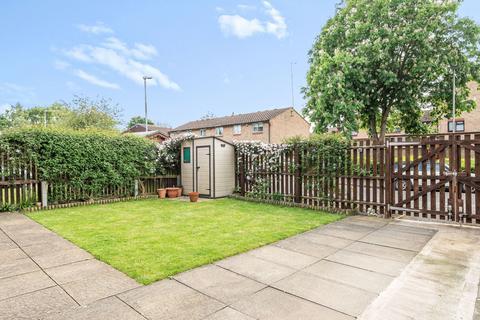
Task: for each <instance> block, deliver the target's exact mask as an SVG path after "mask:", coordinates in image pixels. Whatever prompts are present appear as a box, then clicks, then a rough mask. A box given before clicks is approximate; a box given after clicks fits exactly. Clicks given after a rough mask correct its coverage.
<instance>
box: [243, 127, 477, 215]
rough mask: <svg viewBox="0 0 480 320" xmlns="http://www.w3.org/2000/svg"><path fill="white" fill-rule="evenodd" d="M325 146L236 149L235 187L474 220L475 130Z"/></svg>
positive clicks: (341, 205) (311, 202)
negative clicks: (270, 152)
mask: <svg viewBox="0 0 480 320" xmlns="http://www.w3.org/2000/svg"><path fill="white" fill-rule="evenodd" d="M333 154H334V155H333V156H332V155H330V154H328V153H327V154H325V153H318V152H316V151H315V150H314V149H308V148H307V149H305V148H303V149H302V148H298V147H297V148H293V149H290V150H288V151H286V152H284V153H283V154H281V155H280V156H279V157H278V158H277V159H276V160H275V163H273V164H272V161H271V159H270V160H268V159H266V157H267V156H265V155H245V154H243V155H241V154H237V163H236V185H237V189H238V191H239V193H240V194H241V195H242V196H247V197H248V196H249V197H256V198H263V199H267V200H274V201H283V202H295V203H300V204H303V205H305V206H308V207H312V208H318V209H327V210H333V211H356V212H360V213H376V214H382V215H384V216H385V217H391V216H392V215H407V216H410V217H414V218H420V219H425V218H426V219H435V220H442V221H456V222H462V223H471V224H480V133H478V132H472V133H457V134H432V135H425V136H413V135H396V136H391V137H387V139H386V141H385V143H384V144H382V145H375V144H373V142H372V141H370V140H356V141H353V142H352V144H351V145H350V147H349V148H347V149H346V150H345V151H344V152H342V153H341V154H340V155H339V154H338V152H337V153H333Z"/></svg>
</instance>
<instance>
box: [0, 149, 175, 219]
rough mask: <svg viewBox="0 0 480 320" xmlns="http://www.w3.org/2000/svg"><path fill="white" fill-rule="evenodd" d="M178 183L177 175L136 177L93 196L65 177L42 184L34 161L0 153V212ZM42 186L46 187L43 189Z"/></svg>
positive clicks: (147, 191) (135, 192) (141, 192)
mask: <svg viewBox="0 0 480 320" xmlns="http://www.w3.org/2000/svg"><path fill="white" fill-rule="evenodd" d="M177 185H179V180H178V175H174V174H171V175H165V176H146V177H139V179H138V180H137V181H131V182H130V183H127V184H124V185H110V186H106V187H104V188H103V189H102V190H100V191H98V190H97V191H96V192H95V195H92V192H91V191H87V190H84V189H82V188H79V187H76V185H75V183H72V182H71V181H69V180H68V179H62V180H58V181H55V182H54V183H48V184H47V183H42V182H41V181H40V179H39V175H38V172H37V169H36V167H35V164H34V163H33V161H31V160H28V159H27V160H26V159H25V158H23V159H20V158H17V157H15V156H14V155H11V154H0V211H8V210H13V209H17V208H25V207H29V206H33V205H36V204H37V203H39V202H42V195H47V198H48V199H47V201H46V202H45V199H43V202H44V204H45V203H48V204H64V203H70V202H78V201H86V200H89V199H92V198H95V199H111V198H122V197H132V196H135V195H142V196H145V195H151V194H155V193H156V190H157V189H158V188H161V187H172V186H177ZM42 187H43V188H44V189H46V190H42Z"/></svg>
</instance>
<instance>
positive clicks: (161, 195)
mask: <svg viewBox="0 0 480 320" xmlns="http://www.w3.org/2000/svg"><path fill="white" fill-rule="evenodd" d="M157 194H158V197H159V198H160V199H163V198H165V196H166V194H167V189H165V188H161V189H157Z"/></svg>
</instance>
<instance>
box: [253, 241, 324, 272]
mask: <svg viewBox="0 0 480 320" xmlns="http://www.w3.org/2000/svg"><path fill="white" fill-rule="evenodd" d="M248 254H250V255H252V256H255V257H257V258H260V259H264V260H267V261H271V262H274V263H277V264H281V265H284V266H287V267H290V268H293V269H303V268H305V267H306V266H309V265H311V264H313V263H315V262H317V261H318V260H319V258H316V257H312V256H308V255H305V254H302V253H299V252H296V251H292V250H288V249H284V248H280V247H278V246H274V245H269V246H264V247H261V248H258V249H255V250H252V251H249V252H248Z"/></svg>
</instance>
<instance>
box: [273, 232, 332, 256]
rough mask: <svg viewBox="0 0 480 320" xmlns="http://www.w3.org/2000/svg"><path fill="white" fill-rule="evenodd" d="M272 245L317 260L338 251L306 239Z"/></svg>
mask: <svg viewBox="0 0 480 320" xmlns="http://www.w3.org/2000/svg"><path fill="white" fill-rule="evenodd" d="M274 245H275V246H278V247H280V248H284V249H288V250H292V251H296V252H299V253H302V254H305V255H308V256H312V257H316V258H319V259H323V258H325V257H326V256H329V255H331V254H332V253H334V252H335V251H337V250H338V248H335V247H330V246H326V245H323V244H318V243H315V242H312V241H310V240H308V239H305V238H299V237H293V238H289V239H285V240H282V241H279V242H277V243H274Z"/></svg>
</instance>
